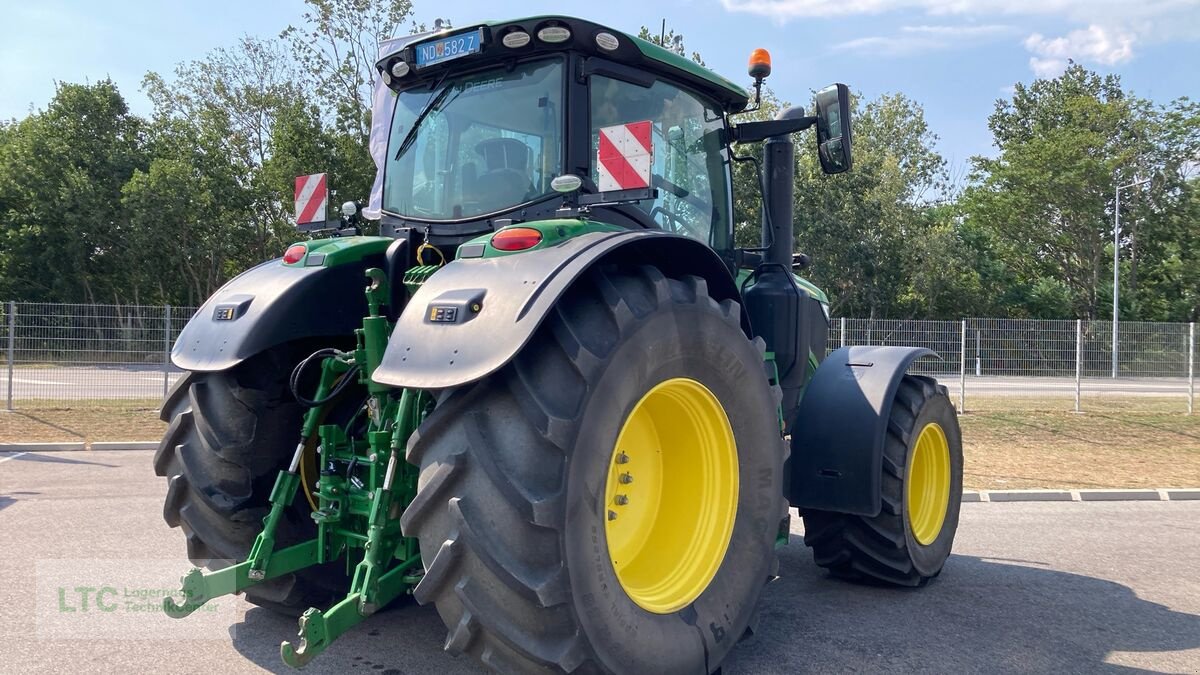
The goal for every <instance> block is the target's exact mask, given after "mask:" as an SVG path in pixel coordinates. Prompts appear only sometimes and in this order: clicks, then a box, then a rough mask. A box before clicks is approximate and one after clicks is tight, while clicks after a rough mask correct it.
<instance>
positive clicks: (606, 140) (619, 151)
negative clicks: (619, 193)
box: [596, 120, 654, 192]
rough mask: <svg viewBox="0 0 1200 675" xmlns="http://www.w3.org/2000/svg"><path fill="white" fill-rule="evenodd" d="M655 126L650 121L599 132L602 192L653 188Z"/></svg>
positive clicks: (599, 167) (599, 169) (599, 165)
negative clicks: (652, 170) (651, 184)
mask: <svg viewBox="0 0 1200 675" xmlns="http://www.w3.org/2000/svg"><path fill="white" fill-rule="evenodd" d="M652 128H653V126H652V123H651V122H650V121H649V120H646V121H642V122H631V123H629V124H618V125H615V126H611V127H603V128H601V129H600V142H599V144H598V146H597V149H596V167H597V169H598V173H599V179H600V180H599V185H598V187H599V188H600V191H601V192H608V191H611V190H636V189H638V188H647V187H650V168H651V167H652V166H653V165H654V146H653V141H652V139H651V130H652Z"/></svg>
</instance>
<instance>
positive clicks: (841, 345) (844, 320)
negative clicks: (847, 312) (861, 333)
mask: <svg viewBox="0 0 1200 675" xmlns="http://www.w3.org/2000/svg"><path fill="white" fill-rule="evenodd" d="M841 323H842V344H840V345H838V347H845V346H846V317H844V316H843V317H842V321H841Z"/></svg>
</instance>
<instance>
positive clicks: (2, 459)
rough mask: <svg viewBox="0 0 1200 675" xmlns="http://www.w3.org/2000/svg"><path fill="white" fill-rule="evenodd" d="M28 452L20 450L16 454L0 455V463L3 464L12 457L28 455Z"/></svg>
mask: <svg viewBox="0 0 1200 675" xmlns="http://www.w3.org/2000/svg"><path fill="white" fill-rule="evenodd" d="M28 454H29V453H28V452H18V453H16V454H13V455H9V456H7V457H0V464H3V463H4V462H7V461H8V460H10V459H16V458H18V457H20V456H21V455H28Z"/></svg>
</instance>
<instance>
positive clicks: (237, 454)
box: [154, 348, 345, 614]
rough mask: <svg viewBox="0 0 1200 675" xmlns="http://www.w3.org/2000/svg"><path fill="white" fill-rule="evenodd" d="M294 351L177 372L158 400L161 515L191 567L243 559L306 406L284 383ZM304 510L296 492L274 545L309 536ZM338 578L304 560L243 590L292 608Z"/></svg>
mask: <svg viewBox="0 0 1200 675" xmlns="http://www.w3.org/2000/svg"><path fill="white" fill-rule="evenodd" d="M295 351H296V350H291V349H288V348H280V349H275V350H271V351H268V352H266V353H263V354H260V355H257V356H255V357H252V358H250V359H248V360H246V361H245V362H243V363H241V364H239V365H238V366H236V367H234V368H232V369H230V370H228V371H223V372H212V373H201V372H188V373H185V374H184V376H183V377H181V378H180V379H179V381H178V382H177V383H176V384H175V386H174V388H172V389H171V391H170V393H168V394H167V398H166V400H164V401H163V406H162V411H161V415H160V416H161V418H162V420H163V421H165V422H169V424H170V425H169V426H168V428H167V432H166V434H165V435H164V436H163V439H162V441H161V442H160V443H159V446H158V450H157V452H155V454H154V472H155V473H156V474H158V475H159V476H163V477H165V478H166V479H167V486H168V487H167V497H166V501H165V502H164V504H163V520H165V521H166V522H167V524H168V525H170V526H171V527H178V528H180V529H181V530H182V531H183V535H184V538H185V539H186V541H187V555H188V558H189V559H190V560H191V561H192V563H193V564H195V565H196V566H198V567H207V568H209V569H219V568H222V567H225V566H228V565H230V564H233V563H237V562H241V561H243V560H245V559H246V556H247V555H248V554H249V553H250V547H251V546H252V545H253V544H254V539H255V537H257V536H258V533H259V532H261V531H262V527H263V518H264V517H265V516H266V515H267V511H268V510H269V507H270V504H269V502H268V498H269V497H270V494H271V488H272V487H273V486H274V484H275V479H276V476H277V475H278V474H279V471H280V470H281V469H286V468H287V466H288V462H289V461H290V460H291V457H292V453H293V451H294V450H295V448H296V441H297V439H298V437H299V434H300V428H301V422H302V417H303V413H304V409H303V408H301V407H300V405H299V404H298V403H296V400H295V398H293V396H292V394H291V391H290V389H289V388H288V384H287V379H288V376H289V375H290V374H291V371H292V368H293V367H295V364H296V363H297V362H298V361H299V359H300V356H301V355H300V354H299V353H294V352H295ZM301 489H305V488H304V487H303V486H302V487H301ZM310 513H311V509H310V508H309V505H308V502H307V501H306V500H305V498H304V496H303V495H302V494H297V495H296V499H295V501H294V502H293V503H292V504H291V505H290V506H289V508H288V509H287V510H286V511H285V512H284V517H283V518H282V519H281V520H280V522H279V528H278V530H277V535H276V550H278V549H280V548H284V547H286V546H290V545H292V544H298V543H300V542H302V541H305V540H307V539H311V538H312V537H314V536H316V525H315V524H314V523H313V521H312V519H311V518H310V517H309V514H310ZM344 579H345V574H344V572H343V571H341V569H340V567H338V566H337V565H336V564H335V565H334V566H333V567H332V568H330V567H329V566H325V567H322V568H310V569H307V570H303V571H301V572H297V573H295V574H289V575H285V576H282V577H278V578H276V579H271V580H269V581H266V582H264V583H261V584H258V585H255V586H253V587H251V588H249V589H247V590H246V592H245V595H246V599H247V600H249V601H250V602H252V603H254V604H256V605H259V606H262V607H267V608H269V609H273V610H276V611H279V612H282V613H286V614H298V613H299V612H302V611H304V610H305V609H306V608H308V607H311V606H316V605H324V604H326V603H327V601H328V600H330V599H331V598H332V597H333V593H334V592H335V589H336V588H338V585H337V581H338V580H344ZM341 587H342V588H343V589H344V588H345V586H344V584H343V585H342V586H341Z"/></svg>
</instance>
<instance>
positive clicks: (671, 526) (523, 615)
mask: <svg viewBox="0 0 1200 675" xmlns="http://www.w3.org/2000/svg"><path fill="white" fill-rule="evenodd" d="M739 312H740V308H739V306H738V305H737V303H735V302H733V301H731V300H726V301H724V302H721V303H718V302H716V301H715V300H714V299H713V298H712V297H710V296H709V295H708V290H707V287H706V285H705V283H704V281H703V280H702V279H700V278H698V277H687V278H683V279H670V278H666V277H664V276H663V274H662V273H661V272H660V271H659V270H658V269H656V268H653V267H641V268H639V269H636V270H632V271H622V270H617V269H611V268H609V269H603V270H594V271H593V272H591V273H589V275H588V276H587V277H585V278H583V279H581V280H580V281H579V282H578V283H577V284H576V285H575V286H574V287H573V288H572V289H571V290H570V291H569V292H568V293H567V294H566V295H565V296H564V297H563V298H562V300H560V302H559V303H558V309H557V310H556V311H555V312H554V313H553V314H552V315H551V316H550V317H548V318H547V319H546V322H545V324H544V325H543V326H542V328H540V329H539V331H538V333H537V335H536V336H535V337H534V338H533V340H532V341H531V343H530V344H529V345H527V346H526V347H525V348H524V349H523V350H522V351H521V353H520V354H519V355H518V357H517V358H516V359H515V361H514V362H513V363H511V364H509V366H507V367H506V368H505V369H504V370H503V371H501V372H500V373H498V374H496V375H494V376H492V377H489V378H488V379H486V380H484V381H482V382H479V383H477V384H474V385H470V386H467V387H464V388H462V389H459V390H456V391H453V392H448V393H447V394H445V395H444V396H443V397H442V399H441V400H440V401H439V405H438V407H437V408H436V409H435V410H434V412H433V413H432V414H431V415H430V417H429V418H428V419H427V420H426V421H425V423H424V424H423V425H422V426H421V428H420V429H419V430H418V431H417V433H416V434H415V435H414V437H413V439H412V440H411V441H410V443H409V446H408V453H407V457H408V460H409V461H410V462H412V463H414V464H417V465H418V466H420V467H421V474H420V481H419V485H418V494H417V497H416V498H415V499H414V500H413V502H412V503H411V504H410V505H409V507H408V508H407V510H406V511H405V512H404V514H403V516H402V519H401V526H402V527H403V530H404V533H405V534H406V535H407V536H416V537H419V539H420V545H421V555H422V558H423V560H424V563H425V567H426V573H425V577H424V579H423V580H422V581H421V582H420V584H419V585H418V586H417V587H416V589H415V593H414V595H415V597H416V599H417V601H418V602H421V603H429V602H433V603H434V604H435V605H436V607H437V610H438V613H439V614H440V615H441V617H442V620H443V621H444V622H445V623H446V626H447V627H448V629H449V634H448V637H447V640H446V644H445V648H446V650H447V651H449V652H452V653H456V654H461V653H466V654H470V655H472V656H474V657H475V658H477V659H479V660H480V661H482V662H483V663H484V664H486V665H488V666H490V667H491V668H493V669H495V670H498V671H503V672H618V673H632V672H654V673H709V672H712V671H714V670H715V669H716V668H718V666H719V665H720V663H721V661H722V660H723V659H724V658H725V656H726V655H727V653H728V652H729V650H730V649H731V648H732V647H733V645H734V643H736V642H737V641H738V638H739V637H741V636H742V635H743V634H744V633H745V632H746V630H747V628H748V627H750V626H751V625H752V623H753V621H754V619H755V616H756V610H757V606H758V602H759V597H760V595H761V593H762V589H763V586H764V585H765V584H766V583H767V581H768V580H769V579H771V578H772V577H773V575H774V574H775V572H776V570H777V562H776V556H775V549H774V546H775V540H776V536H777V534H778V532H779V525H780V521H781V519H783V518H784V517H785V516H786V512H787V504H786V502H785V501H784V500H783V498H782V486H781V476H782V462H783V460H784V453H785V447H786V446H785V445H784V443H783V439H782V437H781V434H780V429H779V422H778V413H777V406H778V402H779V393H778V389H777V388H772V387H771V386H770V384H769V382H768V380H767V377H766V371H765V368H764V364H763V347H762V344H761V342H759V343H755V342H751V341H750V340H748V339H747V338H746V337H745V335H744V334H743V333H742V331H741V329H740V324H739ZM734 439H736V443H735V442H734Z"/></svg>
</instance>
